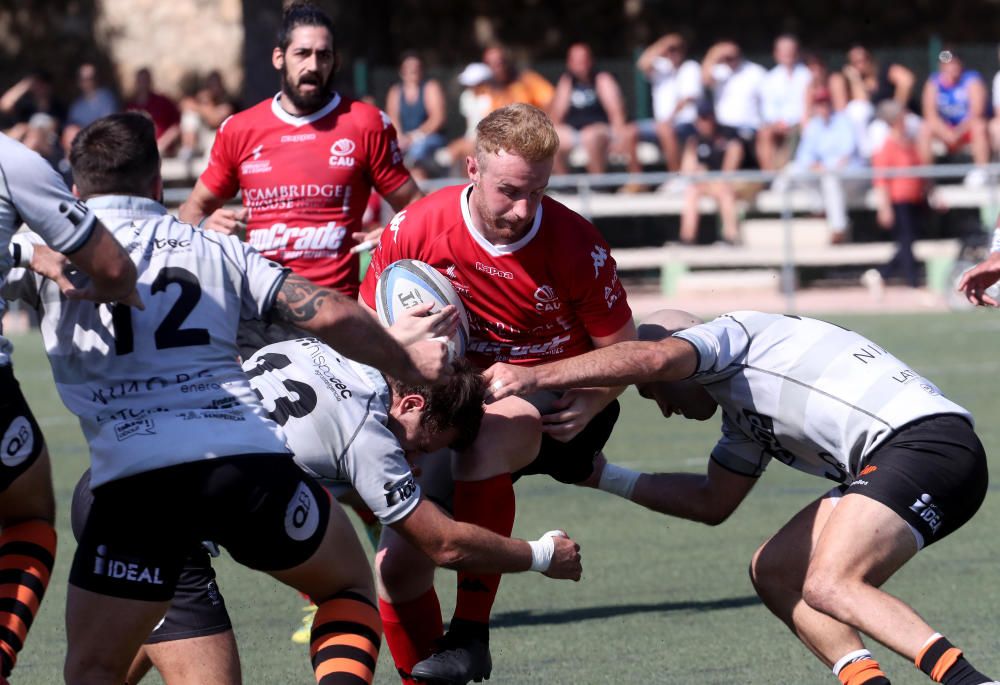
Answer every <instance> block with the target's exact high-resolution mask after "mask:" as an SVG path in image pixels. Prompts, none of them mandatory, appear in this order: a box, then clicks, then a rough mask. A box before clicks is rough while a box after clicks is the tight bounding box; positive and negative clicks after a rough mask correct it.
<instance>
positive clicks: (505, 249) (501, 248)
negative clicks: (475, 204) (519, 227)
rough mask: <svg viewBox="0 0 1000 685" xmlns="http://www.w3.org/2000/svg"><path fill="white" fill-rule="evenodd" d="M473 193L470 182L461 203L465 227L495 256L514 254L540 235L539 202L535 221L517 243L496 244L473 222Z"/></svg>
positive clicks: (540, 214)
mask: <svg viewBox="0 0 1000 685" xmlns="http://www.w3.org/2000/svg"><path fill="white" fill-rule="evenodd" d="M471 194H472V184H471V183H470V184H469V185H467V186H466V187H465V189H464V190H462V195H461V200H460V201H461V203H462V218H463V219H465V228H467V229H468V231H469V233H470V234H471V235H472V238H473V240H475V241H476V242H477V243H479V245H480V246H481V247H482V248H483V249H484V250H486V251H487V252H489V253H490V254H491V255H493V256H494V257H500V256H502V255H506V254H512V253H514V252H517V251H518V250H520V249H521V248H522V247H524V246H525V245H527V244H528V243H530V242H531V240H532V239H533V238H534V237H535V236H536V235H538V228H539V227H540V226H541V225H542V204H541V203H539V204H538V209H537V210H536V211H535V221H534V223H533V224H531V229H530V230H529V231H528V232H527V233H526V234H525V235H524V237H523V238H521V239H520V240H518V241H517V242H516V243H510V244H509V245H494V244H493V243H491V242H490V241H488V240H487V239H486V237H485V236H484V235H483V234H482V233H480V232H479V229H477V228H476V225H475V224H474V223H472V210H470V209H469V195H471Z"/></svg>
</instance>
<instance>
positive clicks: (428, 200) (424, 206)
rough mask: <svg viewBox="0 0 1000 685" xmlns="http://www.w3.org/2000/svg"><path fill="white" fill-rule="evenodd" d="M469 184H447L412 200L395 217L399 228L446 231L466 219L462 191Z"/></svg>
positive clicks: (395, 222)
mask: <svg viewBox="0 0 1000 685" xmlns="http://www.w3.org/2000/svg"><path fill="white" fill-rule="evenodd" d="M467 187H468V186H461V185H458V186H447V187H445V188H441V189H439V190H435V191H434V192H432V193H430V194H429V195H425V196H424V197H422V198H420V199H419V200H416V201H415V202H411V203H410V204H408V205H407V206H406V207H405V208H404V209H402V210H400V211H399V212H398V213H397V214H396V216H395V217H394V218H393V222H394V225H395V226H396V227H397V228H403V227H405V228H407V229H409V230H411V231H421V232H427V233H430V232H433V233H435V234H437V233H445V232H447V231H449V230H451V229H453V228H454V227H455V226H459V225H461V224H462V222H463V221H464V219H463V214H462V192H463V191H464V190H465V188H467Z"/></svg>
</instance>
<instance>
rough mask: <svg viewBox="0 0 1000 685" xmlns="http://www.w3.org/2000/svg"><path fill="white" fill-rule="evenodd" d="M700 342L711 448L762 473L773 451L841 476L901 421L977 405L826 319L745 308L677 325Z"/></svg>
mask: <svg viewBox="0 0 1000 685" xmlns="http://www.w3.org/2000/svg"><path fill="white" fill-rule="evenodd" d="M675 336H676V337H678V338H682V339H684V340H687V341H688V342H690V343H691V344H692V345H694V347H695V349H696V350H697V351H698V356H699V359H698V370H697V372H696V374H695V379H696V380H697V381H698V382H699V383H701V384H702V385H703V386H704V387H705V389H706V390H707V391H708V392H709V394H711V395H712V397H713V398H715V400H716V401H717V402H718V403H719V406H720V407H721V409H722V411H723V413H724V416H723V420H722V438H721V439H720V440H719V442H718V444H717V445H716V447H715V449H714V450H713V452H712V458H713V459H714V460H715V461H717V462H718V463H719V464H721V465H722V466H724V467H725V468H727V469H730V470H732V471H735V472H737V473H741V474H745V475H748V476H757V475H760V474H761V473H762V472H763V471H764V469H765V468H766V466H767V464H768V462H770V460H771V459H772V458H775V459H778V460H779V461H781V462H784V463H785V464H788V465H789V466H792V467H793V468H796V469H799V470H800V471H804V472H806V473H811V474H813V475H817V476H825V477H826V478H829V479H831V480H834V481H837V482H845V481H847V480H849V479H852V478H853V477H855V476H856V475H857V474H858V471H859V470H860V469H861V468H862V466H863V465H864V463H865V458H866V457H867V456H868V455H869V454H870V453H871V452H872V450H873V449H875V448H876V447H877V446H878V445H879V444H880V443H882V441H883V440H885V439H886V438H887V437H889V436H890V435H892V433H894V432H895V431H896V430H898V429H899V428H901V427H903V426H905V425H906V424H908V423H911V422H913V421H915V420H917V419H920V418H922V417H925V416H932V415H935V414H958V415H961V416H964V417H966V418H968V419H969V421H970V422H971V421H972V415H971V414H969V412H968V411H966V410H965V409H964V408H962V407H960V406H959V405H957V404H955V403H954V402H952V401H951V400H949V399H947V398H946V397H944V396H943V395H942V394H941V391H940V390H938V388H937V387H936V386H935V385H934V384H933V383H931V382H930V381H929V380H927V379H926V378H924V377H923V376H921V375H920V374H919V373H918V372H917V371H915V370H913V369H911V368H910V367H909V366H907V365H906V364H905V363H904V362H902V361H900V360H899V359H897V358H896V357H894V356H892V355H891V354H889V352H887V351H886V350H884V349H883V348H882V347H880V346H879V345H877V344H876V343H874V342H872V341H871V340H868V339H867V338H864V337H863V336H861V335H858V334H857V333H854V332H853V331H849V330H846V329H844V328H840V327H838V326H835V325H833V324H830V323H826V322H824V321H817V320H815V319H807V318H800V317H795V316H783V315H780V314H765V313H762V312H752V311H741V312H733V313H730V314H725V315H723V316H721V317H719V318H718V319H715V320H714V321H710V322H708V323H705V324H702V325H700V326H694V327H692V328H689V329H686V330H684V331H680V332H679V333H675Z"/></svg>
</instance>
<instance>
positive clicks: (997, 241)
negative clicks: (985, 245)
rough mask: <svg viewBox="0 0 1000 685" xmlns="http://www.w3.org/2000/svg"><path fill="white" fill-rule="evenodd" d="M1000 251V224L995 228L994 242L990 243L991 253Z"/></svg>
mask: <svg viewBox="0 0 1000 685" xmlns="http://www.w3.org/2000/svg"><path fill="white" fill-rule="evenodd" d="M993 252H1000V226H997V227H996V228H994V229H993V242H992V243H990V253H991V254H992V253H993Z"/></svg>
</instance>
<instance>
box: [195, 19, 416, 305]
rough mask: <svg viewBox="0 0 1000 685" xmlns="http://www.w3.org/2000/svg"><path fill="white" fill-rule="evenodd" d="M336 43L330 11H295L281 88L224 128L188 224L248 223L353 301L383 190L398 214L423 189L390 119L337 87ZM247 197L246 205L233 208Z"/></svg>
mask: <svg viewBox="0 0 1000 685" xmlns="http://www.w3.org/2000/svg"><path fill="white" fill-rule="evenodd" d="M335 47H336V46H335V42H334V35H333V23H332V22H331V21H330V18H329V17H328V16H327V15H326V14H324V13H323V12H322V10H320V9H318V8H316V7H312V6H311V5H303V4H295V5H292V6H291V7H289V8H288V9H287V10H286V11H285V15H284V20H283V23H282V27H281V32H280V34H279V36H278V45H277V47H275V48H274V53H273V55H272V57H271V62H272V64H273V65H274V68H275V69H277V70H278V71H279V72H280V73H281V91H280V92H279V93H278V94H277V95H275V96H274V97H273V98H270V99H268V100H265V101H263V102H261V103H259V104H257V105H256V106H254V107H251V108H250V109H248V110H246V111H243V112H240V113H238V114H234V115H232V116H231V117H229V118H228V119H226V120H225V121H224V122H223V123H222V125H221V126H220V127H219V131H218V134H217V135H216V138H215V143H214V145H213V146H212V152H211V156H210V158H209V163H208V168H207V169H206V170H205V172H204V173H203V174H202V175H201V178H199V179H198V182H197V183H196V184H195V187H194V190H193V191H192V193H191V196H190V197H189V198H188V199H187V201H186V202H185V203H184V204H183V205H182V206H181V208H180V218H181V219H182V220H183V221H187V222H190V223H194V224H198V223H200V222H204V223H203V224H202V225H203V226H204V227H205V228H210V229H213V230H217V231H221V232H223V233H234V232H237V231H238V230H240V229H241V228H242V227H243V226H244V225H245V226H246V232H247V240H248V242H249V243H250V244H251V245H253V246H254V247H255V248H257V250H258V251H259V252H261V253H262V254H263V255H264V256H265V257H268V258H269V259H272V260H274V261H276V262H279V263H280V264H283V265H284V266H287V267H289V268H291V269H292V271H294V272H295V273H297V274H299V275H301V276H304V277H306V278H308V279H309V280H310V281H312V282H313V283H316V284H318V285H322V286H326V287H329V288H334V289H336V290H339V291H340V292H342V293H344V294H345V295H349V296H352V297H353V296H356V295H357V292H358V268H359V260H358V255H357V254H356V253H352V252H351V248H352V247H354V246H356V245H357V244H358V242H359V240H361V241H364V240H366V239H369V238H375V237H377V235H367V234H365V233H364V232H363V230H362V229H363V225H362V215H363V214H364V211H365V205H366V204H367V202H368V196H369V194H370V193H371V191H372V188H373V187H374V189H375V190H377V191H378V193H379V194H380V195H381V196H382V197H384V198H385V199H386V201H387V202H388V203H389V204H390V205H391V206H392V208H393V209H394V210H396V211H398V210H400V209H402V208H403V207H404V206H406V205H407V204H408V203H409V202H412V201H413V200H415V199H416V198H418V197H421V196H422V193H421V192H420V189H419V188H418V187H417V184H416V183H415V182H414V180H413V179H412V178H411V177H410V172H409V171H407V169H406V167H405V166H404V165H403V155H402V153H401V152H400V151H399V145H398V144H397V142H396V130H395V129H394V128H393V126H392V122H391V121H390V120H389V117H388V116H387V115H386V114H385V113H383V112H382V111H380V110H379V109H378V108H377V107H373V106H372V105H369V104H367V103H364V102H361V101H359V100H353V99H351V98H348V97H345V96H343V95H341V94H340V93H338V92H336V91H335V90H333V78H334V74H335V73H336V70H337V55H336V52H335ZM238 191H239V192H241V193H242V199H243V208H242V209H240V210H238V211H234V210H229V209H223V208H222V206H223V204H224V203H225V202H226V201H228V200H229V199H230V198H232V197H233V196H235V195H236V193H237V192H238Z"/></svg>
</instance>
